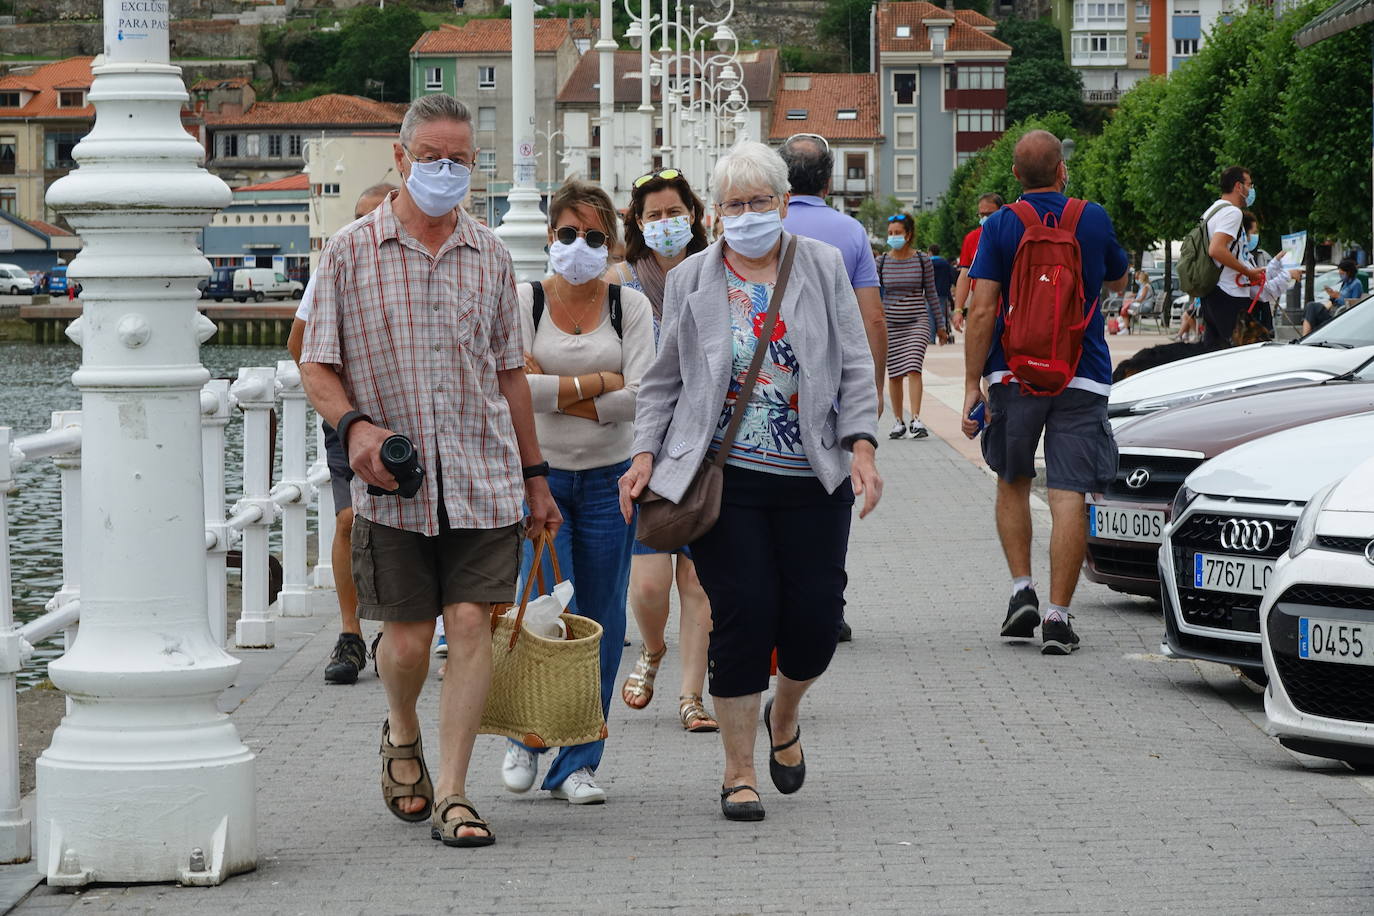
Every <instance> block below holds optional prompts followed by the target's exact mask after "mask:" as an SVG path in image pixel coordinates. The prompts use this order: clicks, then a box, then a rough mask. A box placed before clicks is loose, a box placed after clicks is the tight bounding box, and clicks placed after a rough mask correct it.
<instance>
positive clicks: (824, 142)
mask: <svg viewBox="0 0 1374 916" xmlns="http://www.w3.org/2000/svg"><path fill="white" fill-rule="evenodd" d="M798 139H806V140H815V141H817V142H819V143H820V145H821V146H823V147H825V151H826V152H827V153H828V152H830V141H829V140H827V139H825V138H824V137H822V136H821V135H820V134H793V135H792V136H790V137H788V138H787V139H786V140H784V141H782V145H783V146H786V145H787V144H789V143H791V142H792V141H793V140H798Z"/></svg>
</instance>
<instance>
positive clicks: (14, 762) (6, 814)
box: [0, 426, 33, 865]
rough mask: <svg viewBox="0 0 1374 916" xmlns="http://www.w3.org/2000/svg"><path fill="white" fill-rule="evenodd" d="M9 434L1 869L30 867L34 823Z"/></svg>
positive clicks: (3, 505)
mask: <svg viewBox="0 0 1374 916" xmlns="http://www.w3.org/2000/svg"><path fill="white" fill-rule="evenodd" d="M10 442H11V437H10V429H9V427H8V426H0V865H9V864H12V863H15V862H27V861H28V860H29V855H30V839H31V834H32V826H33V825H32V824H30V823H29V819H28V818H27V817H25V816H24V808H23V805H22V803H21V801H20V798H19V710H18V704H17V702H16V699H15V688H16V686H17V681H18V679H17V677H16V675H17V674H18V672H19V669H20V667H21V666H22V665H23V663H24V660H23V652H22V647H23V639H22V638H21V637H20V635H19V628H18V627H16V626H15V625H14V597H13V594H12V593H11V591H10V588H11V583H10V523H9V506H8V502H9V496H8V494H9V490H10V487H11V486H12V485H13V483H14V481H13V474H14V472H13V470H12V467H11V464H10Z"/></svg>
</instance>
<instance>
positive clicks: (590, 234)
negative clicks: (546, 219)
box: [553, 226, 606, 248]
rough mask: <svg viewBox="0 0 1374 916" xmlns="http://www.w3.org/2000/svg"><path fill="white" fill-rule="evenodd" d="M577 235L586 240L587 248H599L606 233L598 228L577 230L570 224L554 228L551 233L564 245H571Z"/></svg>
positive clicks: (603, 242)
mask: <svg viewBox="0 0 1374 916" xmlns="http://www.w3.org/2000/svg"><path fill="white" fill-rule="evenodd" d="M579 235H580V236H582V237H583V238H584V239H586V240H587V247H588V248H600V247H601V246H602V245H604V244H606V233H604V232H602V231H601V230H600V229H583V230H581V231H579V230H577V229H574V228H573V227H572V226H563V227H561V228H559V229H555V230H554V233H553V237H554V238H556V239H558V241H560V242H562V243H563V244H564V245H571V244H572V243H573V242H575V241H577V237H578V236H579Z"/></svg>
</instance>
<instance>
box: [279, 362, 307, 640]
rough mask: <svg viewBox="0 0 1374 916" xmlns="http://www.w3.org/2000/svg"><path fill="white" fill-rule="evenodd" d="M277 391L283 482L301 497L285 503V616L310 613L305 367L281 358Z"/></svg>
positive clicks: (282, 601)
mask: <svg viewBox="0 0 1374 916" xmlns="http://www.w3.org/2000/svg"><path fill="white" fill-rule="evenodd" d="M277 392H278V393H279V394H280V395H281V413H282V422H281V427H280V428H281V443H282V457H281V483H279V484H277V488H278V489H286V488H293V489H295V491H296V493H297V494H299V495H298V496H297V498H296V499H295V500H294V501H292V502H289V503H286V504H285V505H284V506H282V510H281V511H282V544H281V564H282V585H281V596H280V597H279V598H278V599H277V601H278V606H279V608H280V612H281V615H282V616H283V617H309V616H310V614H311V611H312V608H311V604H310V583H308V582H307V581H306V572H305V565H306V564H305V527H306V516H307V515H308V514H309V511H310V482H309V481H307V480H306V479H305V438H306V435H307V420H306V414H307V413H308V412H309V404H308V402H307V401H306V397H305V388H304V387H303V386H302V385H301V370H300V369H299V368H298V367H297V366H296V364H295V362H293V361H292V360H289V359H283V360H279V361H278V362H277Z"/></svg>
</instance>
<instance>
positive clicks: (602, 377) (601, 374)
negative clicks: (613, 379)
mask: <svg viewBox="0 0 1374 916" xmlns="http://www.w3.org/2000/svg"><path fill="white" fill-rule="evenodd" d="M596 377H597V380H598V381H600V382H601V394H605V393H606V374H605V373H604V372H600V371H598V372H597V373H596ZM601 394H598V395H597V397H601Z"/></svg>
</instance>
